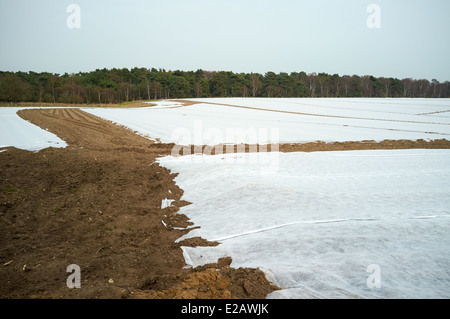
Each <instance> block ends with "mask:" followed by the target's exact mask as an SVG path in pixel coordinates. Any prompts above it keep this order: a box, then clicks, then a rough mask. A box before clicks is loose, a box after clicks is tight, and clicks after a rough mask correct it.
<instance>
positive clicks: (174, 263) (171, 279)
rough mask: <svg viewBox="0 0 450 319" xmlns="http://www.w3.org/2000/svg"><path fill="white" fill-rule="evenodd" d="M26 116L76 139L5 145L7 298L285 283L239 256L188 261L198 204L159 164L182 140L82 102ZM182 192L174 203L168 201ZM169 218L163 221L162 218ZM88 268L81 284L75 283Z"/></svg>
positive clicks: (211, 292) (1, 253) (200, 294)
mask: <svg viewBox="0 0 450 319" xmlns="http://www.w3.org/2000/svg"><path fill="white" fill-rule="evenodd" d="M19 116H21V117H22V118H24V119H26V120H29V121H30V122H32V123H34V124H36V125H38V126H40V127H41V128H43V129H48V130H49V131H50V132H52V133H54V134H56V135H58V136H59V137H60V138H62V139H63V140H65V141H66V142H67V144H68V145H69V146H68V147H67V148H60V149H57V148H47V149H44V150H41V151H39V152H29V151H24V150H19V149H16V148H8V149H7V150H6V151H4V152H1V153H0V229H1V232H0V281H1V282H0V298H3V299H5V298H13V299H16V298H27V299H28V298H64V299H68V298H70V299H73V298H80V299H81V298H83V299H86V298H90V299H91V298H107V299H111V298H165V299H169V298H214V299H217V298H239V299H245V298H251V299H260V298H265V297H266V296H267V294H268V293H270V292H272V291H274V290H276V289H278V288H277V287H275V286H274V285H273V284H271V283H270V282H268V281H267V279H266V277H265V275H264V273H263V272H262V271H260V270H259V269H243V268H239V269H235V268H232V267H229V266H230V263H231V258H224V259H221V260H219V261H218V263H217V264H212V265H206V266H203V267H197V268H194V269H192V268H191V269H184V267H185V262H184V258H183V256H182V251H181V248H180V246H205V245H217V244H218V243H211V242H207V241H206V240H204V239H201V238H193V239H189V240H188V241H184V242H181V243H175V241H176V239H178V238H179V237H181V236H182V235H183V234H185V233H186V232H187V231H186V230H179V229H173V227H177V228H178V227H181V228H185V227H187V226H190V225H191V223H190V222H189V220H188V218H187V217H186V216H184V215H182V214H179V213H178V210H179V208H180V207H182V206H184V205H189V204H190V203H187V202H184V201H182V200H181V196H182V194H183V190H181V189H180V188H178V187H177V185H176V184H175V182H174V181H173V179H174V177H175V176H176V175H174V174H172V173H171V172H170V171H169V170H167V169H165V168H163V167H161V166H160V165H158V163H155V159H156V158H157V157H160V156H164V155H169V154H170V152H171V149H172V147H173V146H174V145H170V144H160V143H154V142H153V141H150V140H148V139H145V138H143V137H141V136H139V135H137V134H135V133H134V132H132V131H130V130H127V129H125V128H123V127H120V126H117V125H114V124H112V123H110V122H108V121H104V120H102V119H99V118H97V117H95V116H93V115H90V114H88V113H85V112H83V111H81V110H79V109H34V110H22V111H20V112H19ZM165 198H168V199H174V200H175V201H174V202H173V203H172V206H171V207H168V208H165V209H161V202H162V201H163V200H164V199H165ZM162 221H164V223H165V225H164V224H163V222H162ZM71 264H76V265H78V266H79V267H80V275H81V277H80V278H81V288H79V289H77V288H72V289H70V288H68V286H67V280H68V278H69V277H70V278H69V279H70V280H69V282H70V283H75V281H74V280H72V278H73V276H71V275H72V274H74V273H73V272H72V270H71V271H69V272H68V271H67V267H68V266H69V265H71Z"/></svg>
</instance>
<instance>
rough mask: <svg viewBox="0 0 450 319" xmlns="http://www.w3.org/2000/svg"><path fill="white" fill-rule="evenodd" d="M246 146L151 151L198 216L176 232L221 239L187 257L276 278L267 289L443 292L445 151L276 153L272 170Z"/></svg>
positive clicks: (287, 294) (448, 158) (449, 210)
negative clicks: (375, 279) (203, 152)
mask: <svg viewBox="0 0 450 319" xmlns="http://www.w3.org/2000/svg"><path fill="white" fill-rule="evenodd" d="M249 156H252V154H226V155H220V156H219V155H218V156H199V155H197V156H194V155H193V156H187V157H171V156H168V157H164V158H161V159H159V162H160V163H161V165H163V166H165V167H167V168H169V169H171V170H172V171H173V172H177V173H179V175H178V176H177V177H176V179H175V180H176V183H177V185H178V186H179V187H181V188H182V189H183V190H184V195H183V198H182V199H183V200H187V201H189V202H192V203H193V204H192V205H189V206H185V207H183V208H181V210H180V213H182V214H186V215H187V216H188V217H189V218H190V219H191V220H192V221H193V222H194V223H195V225H197V226H200V228H198V229H194V230H192V231H191V232H190V233H189V234H188V235H186V236H185V237H182V238H180V240H182V239H184V238H188V237H195V236H201V237H203V238H205V239H208V240H217V241H219V242H221V245H219V246H217V247H197V248H192V247H183V251H184V255H185V259H186V261H187V263H188V264H190V265H191V266H197V265H202V264H205V263H209V262H215V261H217V259H218V258H220V257H224V256H231V257H232V259H233V262H232V264H231V266H232V267H260V268H261V269H262V270H264V271H265V272H266V274H267V275H268V277H269V279H270V280H272V281H273V282H274V283H275V284H277V285H279V286H281V287H282V288H284V289H283V290H281V291H278V292H274V293H272V294H270V295H269V296H268V297H269V298H316V297H324V298H354V297H357V298H449V297H450V233H449V231H448V230H449V229H450V150H392V151H386V150H383V151H348V152H321V153H279V158H278V170H276V171H273V172H272V173H270V172H267V171H264V170H262V168H264V167H266V166H267V165H268V161H267V159H266V158H264V157H265V156H270V154H259V155H258V156H260V161H259V164H258V162H257V163H255V161H250V160H249ZM227 157H228V159H227ZM230 157H231V158H230ZM238 158H240V159H241V160H242V159H243V161H241V162H239V161H238ZM230 159H231V160H230ZM233 159H234V161H233ZM373 264H375V265H378V267H379V268H380V270H381V274H380V279H381V281H380V283H381V288H369V287H368V285H367V279H368V277H369V275H371V274H370V273H368V272H367V267H368V266H369V265H373Z"/></svg>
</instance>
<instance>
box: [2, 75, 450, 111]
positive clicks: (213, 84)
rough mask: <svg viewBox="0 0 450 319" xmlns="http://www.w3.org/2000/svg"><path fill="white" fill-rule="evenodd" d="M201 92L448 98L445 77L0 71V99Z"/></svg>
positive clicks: (116, 98)
mask: <svg viewBox="0 0 450 319" xmlns="http://www.w3.org/2000/svg"><path fill="white" fill-rule="evenodd" d="M201 97H422V98H449V97H450V82H449V81H445V82H443V83H440V82H439V81H437V80H436V79H433V80H432V81H431V82H430V81H428V80H426V79H420V80H417V79H411V78H406V79H397V78H385V77H374V76H371V75H365V76H358V75H353V76H350V75H342V76H340V75H338V74H327V73H309V74H307V73H305V72H292V73H290V74H288V73H284V72H281V73H274V72H267V73H265V74H259V73H233V72H230V71H204V70H197V71H180V70H176V71H166V70H164V69H158V70H157V69H155V68H152V69H147V68H133V69H131V70H130V69H127V68H122V69H117V68H114V69H97V70H95V71H92V72H79V73H75V74H68V73H65V74H62V75H60V74H53V73H48V72H41V73H37V72H4V71H0V101H4V102H40V103H70V104H82V103H87V104H112V103H122V102H128V101H136V100H155V99H176V98H201Z"/></svg>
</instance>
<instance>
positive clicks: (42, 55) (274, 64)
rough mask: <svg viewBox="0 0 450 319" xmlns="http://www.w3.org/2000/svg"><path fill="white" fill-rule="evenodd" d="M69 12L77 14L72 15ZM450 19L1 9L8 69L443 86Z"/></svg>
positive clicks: (406, 5)
mask: <svg viewBox="0 0 450 319" xmlns="http://www.w3.org/2000/svg"><path fill="white" fill-rule="evenodd" d="M71 4H76V5H77V6H78V8H79V11H72V10H69V11H68V7H69V5H71ZM372 4H374V5H376V9H377V10H375V11H373V10H369V11H368V8H369V9H371V8H372V7H370V5H372ZM69 8H70V7H69ZM378 10H379V11H378ZM77 12H79V15H76V13H77ZM449 14H450V1H449V0H276V1H273V0H69V1H67V0H0V70H2V71H15V72H16V71H24V72H28V71H34V72H51V73H58V74H63V73H77V72H89V71H94V70H96V69H102V68H107V69H111V68H134V67H144V68H156V69H166V70H184V71H196V70H198V69H203V70H207V71H233V72H236V73H240V72H246V73H251V72H254V73H261V74H264V73H266V72H268V71H272V72H275V73H279V72H287V73H290V72H301V71H304V72H306V73H312V72H317V73H320V72H326V73H329V74H336V73H337V74H339V75H341V76H342V75H354V74H356V75H360V76H362V75H373V76H377V77H380V76H384V77H397V78H400V79H401V78H414V79H428V80H430V81H431V80H432V79H437V80H438V81H441V82H443V81H450V59H449V57H450V40H449V39H450V37H449V35H448V33H449V31H450V18H449Z"/></svg>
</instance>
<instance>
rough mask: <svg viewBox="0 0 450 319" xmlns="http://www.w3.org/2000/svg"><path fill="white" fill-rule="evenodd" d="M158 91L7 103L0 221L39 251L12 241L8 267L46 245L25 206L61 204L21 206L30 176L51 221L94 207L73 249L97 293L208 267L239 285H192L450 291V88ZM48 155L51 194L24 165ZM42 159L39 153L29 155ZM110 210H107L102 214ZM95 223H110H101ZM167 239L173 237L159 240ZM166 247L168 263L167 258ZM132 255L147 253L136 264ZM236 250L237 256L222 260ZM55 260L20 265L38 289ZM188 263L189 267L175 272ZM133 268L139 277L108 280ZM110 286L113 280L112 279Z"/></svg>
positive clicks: (280, 293)
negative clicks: (108, 100) (433, 93)
mask: <svg viewBox="0 0 450 319" xmlns="http://www.w3.org/2000/svg"><path fill="white" fill-rule="evenodd" d="M151 103H152V104H150V102H149V104H148V105H149V106H143V107H136V108H103V107H101V108H81V109H67V108H59V109H33V108H30V109H29V108H26V109H24V108H0V123H1V125H0V160H1V161H0V163H1V165H2V169H3V167H5V169H4V171H3V172H2V174H3V175H4V176H2V178H3V180H2V183H3V184H2V185H1V186H2V187H3V193H2V198H1V199H2V206H1V207H2V211H0V212H1V213H2V216H1V218H2V223H3V226H2V227H11V228H14V231H15V232H14V233H7V234H4V235H3V238H2V240H3V241H4V242H5V243H6V242H7V239H8V237H7V236H11V237H14V236H15V237H17V238H16V239H17V240H16V242H17V241H19V242H18V243H16V246H17V245H18V244H21V245H23V246H20V245H19V246H17V247H21V248H22V249H23V250H24V251H26V252H27V253H24V254H22V255H21V254H19V253H17V252H15V251H14V247H13V246H8V247H4V248H3V250H2V251H1V252H0V253H1V254H0V256H1V257H2V259H1V261H2V262H3V263H4V264H5V263H7V265H6V266H5V265H4V266H3V268H2V269H0V271H3V272H5V274H6V272H7V271H11V272H10V273H9V272H8V274H10V275H11V274H13V273H14V272H13V271H12V270H10V269H14V267H16V269H20V268H21V267H22V268H23V267H24V264H27V265H29V261H28V262H26V261H25V259H26V258H28V259H33V258H35V259H36V258H39V257H38V256H39V255H34V254H33V250H34V251H36V249H30V248H28V247H29V246H33V245H34V246H36V243H34V244H32V243H29V242H27V240H28V239H29V238H30V237H31V238H33V236H31V235H29V234H28V235H24V234H21V232H20V226H22V227H24V225H26V220H27V218H29V216H28V217H27V216H25V215H24V217H23V218H24V219H23V220H20V217H21V216H22V215H21V214H25V213H24V211H25V210H26V209H32V210H33V211H36V212H37V213H39V214H40V215H39V216H40V217H39V219H40V220H42V222H41V223H43V221H44V220H46V218H47V217H46V216H47V215H48V214H49V213H48V211H46V210H45V209H43V208H42V207H45V203H43V202H42V199H41V200H40V202H39V205H34V206H33V205H31V204H27V205H29V206H23V205H24V204H23V202H20V200H21V198H24V196H25V195H24V194H26V192H27V190H26V189H29V190H28V192H29V193H31V194H32V195H33V196H34V197H33V198H34V199H39V198H40V196H44V197H41V198H47V199H48V201H49V202H51V207H52V208H53V210H52V212H51V214H50V216H49V217H48V218H53V221H52V222H51V223H50V224H47V226H46V227H44V228H43V229H42V232H44V233H46V232H50V231H53V230H55V229H57V226H59V225H60V224H61V223H63V220H61V218H62V217H61V216H58V214H59V213H61V212H62V213H64V214H67V215H66V217H67V218H69V217H70V218H72V219H71V220H72V221H73V222H74V223H75V221H76V220H83V223H85V224H79V223H76V225H78V227H79V228H80V229H83V228H82V227H86V228H88V229H91V234H90V235H89V236H88V235H76V236H78V237H75V238H76V239H78V240H88V241H87V243H88V244H86V247H83V249H81V248H80V249H75V248H73V249H75V250H74V251H73V255H74V256H78V257H77V258H78V259H79V260H82V261H80V262H79V263H81V264H83V263H84V265H85V266H84V267H85V268H88V269H89V271H90V272H92V273H91V274H90V277H88V279H86V280H87V282H85V283H84V284H86V285H90V286H93V287H94V286H96V285H97V286H98V285H100V284H99V283H102V284H101V285H102V286H101V289H100V288H95V289H94V288H91V289H90V290H84V291H85V292H84V293H85V294H86V295H83V292H80V296H81V297H92V296H93V295H96V294H97V295H98V294H102V293H104V294H106V295H107V296H116V294H118V295H119V296H124V295H126V296H131V295H133V296H140V297H151V298H154V297H162V298H169V297H174V296H179V295H177V293H187V292H186V289H185V290H182V289H181V290H182V291H181V292H180V291H177V289H178V288H176V287H178V286H177V285H176V284H178V283H179V282H180V281H182V280H183V279H184V278H187V277H188V276H192V275H193V274H201V271H203V270H204V269H205V268H206V267H208V265H211V264H213V265H215V267H216V268H217V269H219V270H220V271H219V272H218V273H222V274H223V275H224V276H228V277H227V278H228V279H227V280H228V281H227V282H228V283H229V284H228V285H223V284H222V285H221V287H222V288H221V289H218V290H217V291H220V292H221V294H216V295H207V294H204V295H200V294H199V291H200V290H199V289H197V290H196V293H197V295H195V294H194V295H192V294H191V295H189V296H191V297H192V296H195V297H200V298H203V297H204V298H206V297H210V298H211V297H212V298H221V297H230V296H237V297H238V298H243V297H250V298H293V299H297V298H449V297H450V294H449V292H450V280H449V278H450V276H449V269H450V257H449V254H448V251H449V247H450V236H449V235H448V229H449V226H450V209H449V207H450V142H449V140H450V139H449V136H450V100H448V99H394V98H392V99H391V98H384V99H369V98H361V99H342V98H341V99H332V98H330V99H321V98H290V99H281V98H280V99H277V98H211V99H185V100H167V101H158V102H151ZM24 119H27V120H28V121H25V120H24ZM30 122H31V123H30ZM32 123H33V124H32ZM112 123H113V124H116V125H113V124H112ZM39 127H40V128H39ZM229 146H231V147H229ZM240 146H244V147H240ZM29 151H32V152H29ZM257 151H259V152H257ZM64 152H67V153H64ZM86 152H88V153H86ZM44 155H45V156H46V158H45V159H44V158H43V157H42V156H44ZM58 156H59V157H58ZM38 158H39V160H37V159H38ZM49 158H57V159H58V160H56V159H55V163H57V164H54V167H53V170H55V172H58V173H59V175H58V174H56V173H54V174H53V175H52V176H51V178H49V180H48V181H47V182H48V183H47V184H45V185H46V186H43V185H39V187H40V188H45V189H47V190H49V189H50V190H52V192H51V193H50V194H44V195H43V194H42V193H40V192H38V191H37V190H35V189H34V188H33V187H32V186H30V185H25V184H26V180H27V177H26V176H22V177H18V176H14V174H16V175H17V174H19V172H23V174H31V175H28V176H34V177H33V178H37V177H39V176H41V177H42V176H44V175H45V174H41V173H39V172H38V171H37V170H38V168H39V167H41V168H45V169H47V170H48V172H51V171H52V167H51V165H52V164H49V162H48V161H49ZM14 159H15V160H17V161H19V162H21V164H20V163H14V162H13V160H14ZM25 159H27V161H26V160H25ZM33 161H36V163H37V164H36V165H38V164H39V165H38V166H36V167H30V166H29V167H28V168H27V169H24V168H23V167H25V166H26V165H27V163H33ZM64 163H66V165H67V167H68V169H65V168H64V165H63V164H64ZM82 163H84V165H82ZM118 163H120V165H119V164H118ZM21 165H22V166H21ZM77 165H78V166H77ZM65 171H68V172H69V174H65V173H64V172H65ZM93 173H95V174H94V175H90V174H93ZM48 174H50V173H48ZM19 175H20V174H19ZM58 176H61V177H60V178H58ZM88 176H91V177H88ZM6 178H8V181H5V179H6ZM13 178H15V179H14V181H13V180H11V179H13ZM71 178H73V179H74V182H71ZM97 181H102V183H103V182H104V183H105V186H100V185H99V184H98V183H97ZM158 181H159V183H158ZM36 183H37V181H36ZM52 185H53V186H52ZM54 185H58V186H59V187H62V188H63V189H65V190H66V191H67V192H69V193H70V196H69V195H67V194H66V193H67V192H66V193H64V192H63V191H61V190H55V189H54ZM112 190H113V191H112ZM63 193H64V194H63ZM105 193H107V194H105ZM105 195H107V196H105ZM45 196H48V197H45ZM86 197H87V199H86ZM55 199H57V200H55ZM58 199H59V200H61V201H62V203H58ZM24 202H25V203H26V201H24ZM80 203H81V207H79V206H77V205H80ZM54 207H56V208H54ZM108 209H110V210H111V213H106V214H105V213H104V212H105V211H108ZM121 210H122V211H121ZM123 210H126V212H123ZM99 211H100V212H102V213H101V214H100V213H98V212H99ZM143 211H149V212H151V214H148V213H147V214H143V213H142V212H143ZM10 212H14V213H15V214H16V215H18V217H15V218H12V217H10V216H9V215H8V214H9V213H10ZM82 212H83V214H82V215H81V217H80V216H79V215H77V214H80V213H82ZM46 214H47V215H46ZM150 215H151V217H150ZM63 216H64V215H63ZM125 217H126V218H125ZM36 218H37V217H36ZM89 219H90V220H89ZM125 219H127V221H125ZM150 219H151V220H152V222H151V223H150V222H149V220H150ZM96 220H98V222H99V224H95V226H92V225H90V224H89V223H92V222H93V221H96ZM119 220H120V222H119ZM39 225H40V224H39V223H38V222H36V226H35V227H38V228H39V227H41V226H39ZM89 225H90V226H89ZM137 225H140V226H139V227H145V226H146V225H147V226H148V228H146V229H143V228H139V227H138V226H137ZM136 227H137V228H136ZM36 229H37V228H34V230H36ZM92 229H93V230H92ZM66 231H67V229H66ZM166 233H167V234H168V235H167V236H165V235H164V234H166ZM46 234H47V233H46ZM57 234H58V236H61V237H60V238H64V236H65V235H64V234H63V233H57ZM169 234H170V235H169ZM27 236H28V237H27ZM74 236H75V235H74ZM27 238H28V239H27ZM74 240H75V239H72V242H73V241H74ZM95 240H97V244H92V248H91V249H87V247H88V246H89V245H90V244H89V243H94V242H95ZM155 241H158V242H161V243H163V244H162V245H161V247H158V246H159V245H157V244H156V243H155ZM98 242H102V244H98ZM37 246H39V245H37ZM94 247H95V248H94ZM111 247H114V248H111ZM131 247H135V248H136V250H133V249H134V248H131ZM146 247H151V248H149V250H148V252H147V253H144V255H146V254H148V255H151V250H152V249H154V250H155V251H157V253H156V254H155V253H153V254H152V256H153V259H152V263H154V264H155V265H156V264H158V263H160V264H161V265H159V266H158V267H159V268H158V271H157V272H155V273H153V274H152V276H148V275H147V276H146V275H145V272H147V274H148V273H149V272H151V271H152V270H150V268H151V267H149V266H148V261H149V259H145V258H144V257H143V256H142V255H139V252H142V251H145V249H146ZM66 248H67V247H66ZM42 249H43V250H42V251H44V250H45V249H44V247H42ZM55 249H56V253H55V252H54V251H53V252H50V251H47V250H45V252H46V255H40V256H47V257H45V258H49V260H52V262H48V264H49V265H51V267H50V269H53V272H55V269H56V268H57V267H58V266H59V265H58V264H55V261H54V259H52V258H53V257H55V256H52V254H56V255H58V256H60V258H61V259H62V261H61V264H64V263H67V264H69V260H68V258H67V257H62V256H66V255H65V253H64V252H63V249H62V248H61V250H58V249H59V248H55ZM42 251H41V253H42ZM165 251H167V252H169V253H167V256H170V258H172V263H171V264H170V265H169V264H163V263H164V262H167V261H164V262H163V261H162V259H164V258H165ZM119 252H120V253H121V254H122V255H123V256H124V257H123V259H118V258H119V257H118V256H117V255H118V254H119ZM36 254H37V253H36ZM92 255H93V256H95V257H96V258H99V257H100V255H102V256H103V257H102V258H108V260H109V264H110V266H111V270H108V271H111V274H105V275H102V274H100V273H99V272H98V271H96V269H98V268H99V267H100V266H99V261H98V262H97V263H95V262H94V261H92V258H91V257H92ZM138 256H139V257H138ZM146 256H147V255H146ZM155 256H156V257H155ZM25 257H26V258H25ZM41 258H44V257H41ZM77 258H73V259H75V261H76V259H77ZM127 258H128V260H131V259H133V260H135V261H134V262H133V263H131V262H130V263H126V262H125V260H126V259H127ZM130 258H131V259H130ZM148 258H150V257H148ZM155 258H161V260H155ZM229 258H231V263H229V262H228V263H227V265H226V266H223V263H224V261H227V260H229ZM56 259H58V258H56ZM19 260H20V262H19ZM221 263H222V264H221ZM43 264H45V262H44V261H37V260H36V261H34V263H33V265H32V266H31V268H30V269H32V270H31V271H28V272H25V271H24V272H22V273H21V274H20V276H19V275H14V276H13V275H11V278H13V279H14V280H19V279H21V280H22V279H24V278H25V279H26V280H28V281H29V282H30V287H31V283H36V281H37V280H38V279H37V278H38V276H37V275H36V274H39V271H40V269H41V268H43V267H42V266H37V265H43ZM228 265H229V267H228ZM52 267H53V268H52ZM183 267H184V269H185V270H186V271H190V273H182V274H181V275H179V273H178V272H179V271H181V269H182V268H183ZM123 268H126V269H127V271H126V274H127V276H128V277H127V276H125V277H126V278H125V277H124V279H122V282H121V281H120V280H119V279H115V280H116V283H115V284H111V283H107V282H108V280H109V279H110V277H111V278H113V277H114V276H115V277H114V278H117V276H119V274H120V273H121V272H120V271H121V270H123ZM155 268H157V267H156V266H155ZM24 269H25V268H24ZM112 269H114V271H113V270H112ZM196 269H198V272H195V271H196ZM210 269H211V268H208V269H206V270H205V276H206V273H207V271H208V272H209V271H211V270H210ZM231 270H236V271H237V270H239V271H240V272H236V273H233V274H230V271H231ZM256 270H258V271H259V270H260V271H262V273H260V272H258V271H256ZM49 273H50V272H49ZM49 273H47V274H46V275H49ZM163 274H171V275H173V276H175V277H176V278H177V280H175V281H173V280H172V281H170V280H169V279H168V278H169V277H170V276H169V275H163ZM44 275H45V274H44ZM177 275H178V277H177ZM29 276H36V277H33V278H29ZM40 276H42V274H40ZM59 277H61V278H63V277H64V272H63V273H62V274H59ZM138 277H139V278H140V279H139V280H137V279H136V278H138ZM114 278H113V279H114ZM142 278H146V280H144V282H142ZM155 278H157V279H155ZM189 278H190V277H189ZM189 278H188V279H189ZM249 278H251V279H249ZM264 279H266V280H268V281H269V282H264ZM216 281H218V282H220V280H216ZM113 282H114V280H113ZM256 282H258V284H256ZM112 286H114V289H113V291H114V293H112V292H105V291H110V290H111V289H110V288H111V287H112ZM238 286H239V287H240V288H239V289H238V288H236V287H238ZM130 287H133V289H131V288H130ZM224 287H225V288H224ZM242 287H243V288H242ZM249 287H250V288H249ZM52 289H53V288H52V286H45V285H44V286H42V287H41V289H40V290H39V289H37V290H36V289H34V290H33V289H32V288H28V290H25V291H23V292H22V294H25V295H27V296H29V295H38V296H41V295H42V294H44V295H43V296H48V295H49V294H55V296H57V297H66V296H67V292H65V290H63V288H58V289H53V290H52ZM108 289H109V290H108ZM3 290H4V291H2V295H4V296H5V295H8V294H13V292H14V291H15V288H14V282H11V283H9V284H8V285H6V288H3ZM178 290H180V289H178ZM191 290H195V289H194V288H193V289H191ZM191 290H190V291H189V293H193V292H192V291H191ZM80 291H83V290H82V289H81V290H80ZM101 291H103V292H101ZM131 292H133V294H132V293H131ZM252 292H253V294H252ZM256 292H258V294H256Z"/></svg>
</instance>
